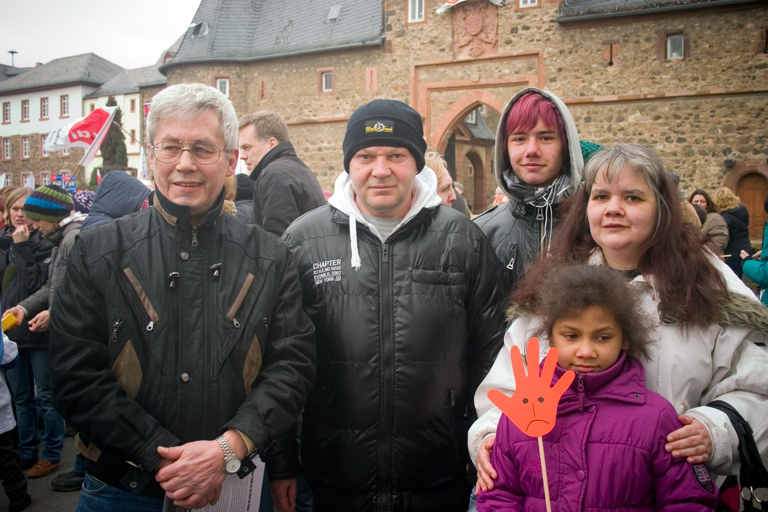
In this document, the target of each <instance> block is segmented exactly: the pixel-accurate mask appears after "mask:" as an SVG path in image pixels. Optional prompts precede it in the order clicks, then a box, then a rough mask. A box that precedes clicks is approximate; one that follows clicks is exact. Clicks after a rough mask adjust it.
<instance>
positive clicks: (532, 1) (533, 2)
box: [520, 0, 539, 7]
mask: <svg viewBox="0 0 768 512" xmlns="http://www.w3.org/2000/svg"><path fill="white" fill-rule="evenodd" d="M537 5H539V0H520V7H536V6H537Z"/></svg>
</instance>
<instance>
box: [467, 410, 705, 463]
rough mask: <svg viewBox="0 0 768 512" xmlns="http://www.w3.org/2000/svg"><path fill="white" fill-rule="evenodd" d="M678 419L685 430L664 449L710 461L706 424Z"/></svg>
mask: <svg viewBox="0 0 768 512" xmlns="http://www.w3.org/2000/svg"><path fill="white" fill-rule="evenodd" d="M678 419H679V420H680V423H682V424H683V428H679V429H677V430H675V431H674V432H672V433H671V434H669V435H668V436H667V445H666V446H665V447H664V448H665V449H666V450H667V451H668V452H670V453H672V456H673V457H676V458H679V457H686V460H687V461H688V463H689V464H700V463H702V462H706V461H707V460H709V458H710V457H711V456H712V439H711V438H710V437H709V431H707V428H706V427H705V426H704V424H703V423H702V422H700V421H699V420H697V419H694V418H691V417H690V416H686V415H685V414H683V415H680V416H678ZM478 458H479V457H478Z"/></svg>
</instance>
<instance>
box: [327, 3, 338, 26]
mask: <svg viewBox="0 0 768 512" xmlns="http://www.w3.org/2000/svg"><path fill="white" fill-rule="evenodd" d="M340 12H341V5H339V4H337V5H332V6H331V8H330V9H329V10H328V17H327V18H326V19H325V21H326V22H331V21H336V20H338V19H339V13H340Z"/></svg>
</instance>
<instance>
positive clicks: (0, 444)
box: [0, 333, 32, 512]
mask: <svg viewBox="0 0 768 512" xmlns="http://www.w3.org/2000/svg"><path fill="white" fill-rule="evenodd" d="M2 336H3V344H2V347H0V361H1V362H0V368H2V369H3V370H10V369H11V368H13V367H14V366H16V362H17V361H18V360H19V351H18V349H17V348H16V343H15V342H13V341H11V340H9V339H8V336H6V335H5V333H2ZM15 426H16V420H14V419H13V410H12V409H11V393H10V391H8V384H7V383H6V382H5V375H1V376H0V480H2V481H3V489H4V490H5V495H6V496H8V501H9V502H10V505H9V506H8V510H10V511H11V512H18V511H20V510H24V509H25V508H27V507H28V506H29V504H30V503H32V497H31V496H30V495H29V494H27V478H26V477H25V476H24V472H23V471H22V470H21V468H20V467H19V453H18V452H17V451H16V450H15V449H14V448H13V441H14V438H15V437H16V436H15V435H14V433H13V428H14V427H15Z"/></svg>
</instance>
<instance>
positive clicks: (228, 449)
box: [216, 436, 237, 464]
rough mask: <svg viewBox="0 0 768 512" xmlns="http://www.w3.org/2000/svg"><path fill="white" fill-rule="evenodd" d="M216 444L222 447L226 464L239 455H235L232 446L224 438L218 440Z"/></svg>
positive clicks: (220, 437)
mask: <svg viewBox="0 0 768 512" xmlns="http://www.w3.org/2000/svg"><path fill="white" fill-rule="evenodd" d="M216 442H218V443H219V446H221V451H222V452H224V463H225V464H226V462H227V461H228V460H229V459H236V458H237V455H235V452H234V450H232V446H230V444H229V441H227V438H226V437H224V436H219V437H217V438H216Z"/></svg>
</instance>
